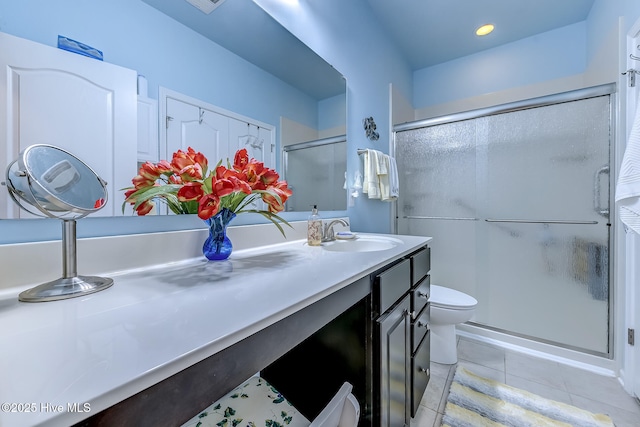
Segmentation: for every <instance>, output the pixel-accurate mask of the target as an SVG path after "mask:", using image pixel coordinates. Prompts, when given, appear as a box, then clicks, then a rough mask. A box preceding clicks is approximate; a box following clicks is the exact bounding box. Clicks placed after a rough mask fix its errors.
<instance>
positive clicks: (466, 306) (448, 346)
mask: <svg viewBox="0 0 640 427" xmlns="http://www.w3.org/2000/svg"><path fill="white" fill-rule="evenodd" d="M429 302H430V303H431V315H430V322H429V323H430V325H429V326H430V327H431V361H432V362H436V363H443V364H445V365H452V364H454V363H457V362H458V351H457V349H456V325H457V324H458V323H463V322H466V321H467V320H470V319H471V318H472V317H473V315H474V314H475V311H476V305H477V304H478V301H477V300H476V299H475V298H474V297H472V296H470V295H467V294H465V293H463V292H460V291H456V290H455V289H449V288H444V287H442V286H438V285H433V284H432V285H431V295H430V296H429Z"/></svg>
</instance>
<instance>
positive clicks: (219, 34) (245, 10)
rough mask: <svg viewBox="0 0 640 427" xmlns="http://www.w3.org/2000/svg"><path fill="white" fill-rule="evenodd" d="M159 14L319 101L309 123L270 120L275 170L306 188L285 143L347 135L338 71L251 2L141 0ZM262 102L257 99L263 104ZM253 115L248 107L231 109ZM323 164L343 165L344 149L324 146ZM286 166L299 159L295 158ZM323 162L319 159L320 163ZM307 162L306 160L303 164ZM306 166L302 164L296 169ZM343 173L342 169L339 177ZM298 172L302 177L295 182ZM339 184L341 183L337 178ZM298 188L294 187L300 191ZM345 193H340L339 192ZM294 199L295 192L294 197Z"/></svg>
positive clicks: (339, 206)
mask: <svg viewBox="0 0 640 427" xmlns="http://www.w3.org/2000/svg"><path fill="white" fill-rule="evenodd" d="M142 1H144V2H145V3H147V4H149V5H150V6H152V7H154V8H156V9H158V10H159V11H160V12H162V13H164V14H166V15H167V16H169V17H171V18H173V19H175V20H176V21H178V22H180V23H182V24H184V25H186V26H187V27H189V28H191V29H192V30H194V31H196V32H198V33H200V34H202V35H203V36H205V37H207V38H208V39H210V40H212V41H214V42H215V43H217V44H219V45H220V46H223V47H224V48H226V49H228V50H229V51H231V52H234V53H235V54H237V55H238V56H240V57H242V58H244V59H246V60H247V61H249V62H251V63H253V64H255V65H256V66H258V67H260V68H261V69H262V70H264V71H266V72H268V73H270V74H272V75H274V76H275V77H277V78H278V79H280V80H282V81H284V82H286V83H287V84H289V85H291V86H293V87H295V88H297V89H299V90H300V91H301V92H304V93H305V94H307V95H308V96H309V97H311V98H313V99H315V100H316V102H317V104H318V107H317V108H318V111H317V116H316V118H315V119H317V123H316V124H315V125H313V126H310V125H309V124H308V123H300V122H299V121H298V120H296V118H295V117H291V116H290V115H289V114H290V113H287V112H284V111H283V112H279V113H278V116H279V121H280V122H279V123H270V124H272V125H276V126H277V127H278V130H277V133H276V140H277V148H278V152H277V153H276V159H277V164H276V169H277V170H278V172H279V173H280V174H281V175H282V176H283V177H285V179H287V182H288V183H289V185H290V186H291V187H293V188H294V194H295V191H305V192H306V191H307V190H306V188H307V187H308V185H307V184H306V182H307V181H308V179H305V178H304V177H303V176H302V175H299V174H297V173H286V171H285V165H284V162H283V161H282V160H281V159H283V158H284V157H283V156H284V150H283V148H284V147H285V146H290V145H292V144H299V143H305V142H310V141H317V140H324V139H326V138H332V137H337V136H340V135H342V136H343V139H344V134H345V133H346V83H345V80H344V78H343V77H342V75H341V74H340V73H339V72H338V71H337V70H335V69H334V68H333V67H332V66H331V65H330V64H328V63H327V62H326V61H324V60H323V59H322V58H321V57H320V56H318V55H317V54H316V53H315V52H313V51H312V50H311V49H309V48H308V47H307V46H306V45H305V44H304V43H302V42H301V41H300V40H298V39H297V38H296V37H295V36H293V35H292V34H291V33H290V32H289V31H287V30H286V29H285V28H283V27H282V26H281V25H280V24H279V23H278V22H277V21H276V20H275V19H273V18H272V17H271V16H270V15H269V14H268V13H266V12H265V11H264V10H262V8H260V6H258V5H257V4H255V3H254V2H253V0H233V1H225V2H224V3H222V4H220V5H219V6H218V7H217V8H215V9H214V10H213V11H212V12H211V13H210V14H204V13H203V12H201V11H200V10H198V9H197V8H195V7H193V6H192V5H190V4H189V3H188V2H187V0H176V1H171V2H168V1H166V0H142ZM229 83H231V84H240V85H243V84H250V82H243V81H242V80H239V81H237V82H229ZM262 101H264V100H260V99H259V100H257V102H262ZM234 112H235V113H239V114H242V115H245V116H248V117H253V116H252V113H251V112H250V111H243V110H242V111H241V110H237V111H234ZM324 154H326V155H327V156H330V157H325V159H324V162H326V163H336V164H338V165H341V164H346V150H328V151H327V152H326V153H324ZM289 162H290V165H293V166H294V168H295V164H296V163H297V162H298V158H297V157H296V156H293V157H291V158H290V160H289ZM324 162H323V163H324ZM307 166H308V164H307ZM305 167H306V166H305V165H304V164H300V165H299V167H298V168H297V169H299V170H301V169H304V168H305ZM343 173H344V171H343V172H342V173H341V175H342V174H343ZM298 176H300V177H302V178H303V179H304V181H302V182H296V181H298ZM339 187H340V188H342V182H340V186H339ZM298 188H299V190H296V189H298ZM343 192H344V191H343ZM294 197H295V196H294ZM334 199H335V200H336V201H337V200H340V201H342V202H343V203H336V202H332V204H331V205H332V208H329V207H328V206H327V207H323V205H320V207H322V208H323V211H327V210H345V209H346V208H347V204H346V197H341V196H340V195H338V196H336V197H334ZM308 210H309V207H308V206H307V205H306V203H296V204H292V205H290V206H287V211H289V212H291V211H305V212H306V211H308Z"/></svg>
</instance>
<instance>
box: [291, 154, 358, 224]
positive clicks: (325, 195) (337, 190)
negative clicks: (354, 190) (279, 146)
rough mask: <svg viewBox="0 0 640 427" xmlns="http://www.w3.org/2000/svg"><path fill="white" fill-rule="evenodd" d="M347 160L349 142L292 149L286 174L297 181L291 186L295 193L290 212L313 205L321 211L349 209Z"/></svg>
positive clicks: (306, 209) (292, 181)
mask: <svg viewBox="0 0 640 427" xmlns="http://www.w3.org/2000/svg"><path fill="white" fill-rule="evenodd" d="M340 159H341V160H340ZM346 159H347V143H346V142H338V143H334V144H325V145H320V146H316V147H309V148H303V149H299V150H293V151H289V152H288V153H287V170H286V174H285V177H286V179H287V182H289V183H291V184H293V186H292V185H289V187H290V188H292V190H293V195H292V196H291V197H290V198H289V199H288V200H287V211H308V210H311V207H312V206H313V205H318V209H319V210H321V211H335V210H345V209H346V208H347V194H346V190H345V189H344V180H345V177H344V174H345V172H346V170H347V160H346Z"/></svg>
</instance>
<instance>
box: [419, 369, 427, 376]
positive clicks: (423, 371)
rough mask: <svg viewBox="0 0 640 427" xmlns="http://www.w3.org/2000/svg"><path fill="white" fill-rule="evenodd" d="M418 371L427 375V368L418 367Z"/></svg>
mask: <svg viewBox="0 0 640 427" xmlns="http://www.w3.org/2000/svg"><path fill="white" fill-rule="evenodd" d="M418 371H419V372H422V373H423V374H426V375H427V376H429V368H427V369H424V368H418Z"/></svg>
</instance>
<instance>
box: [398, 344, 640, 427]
mask: <svg viewBox="0 0 640 427" xmlns="http://www.w3.org/2000/svg"><path fill="white" fill-rule="evenodd" d="M458 364H459V365H462V366H464V367H466V368H467V369H469V370H470V371H472V372H475V373H476V374H478V375H482V376H484V377H485V378H491V379H494V380H496V381H500V382H502V383H505V384H508V385H510V386H513V387H517V388H520V389H523V390H527V391H529V392H531V393H535V394H537V395H539V396H543V397H546V398H548V399H553V400H556V401H559V402H564V403H568V404H570V405H573V406H577V407H579V408H582V409H586V410H588V411H591V412H596V413H604V414H607V415H609V416H610V417H611V419H612V420H613V422H614V424H615V425H616V427H640V403H638V401H637V400H636V399H634V398H632V397H631V396H629V395H628V394H627V393H626V392H625V391H624V390H623V389H622V386H621V385H620V383H619V382H618V380H617V379H615V378H611V377H605V376H601V375H597V374H594V373H591V372H587V371H584V370H581V369H577V368H574V367H570V366H566V365H563V364H560V363H557V362H553V361H549V360H544V359H539V358H535V357H531V356H527V355H525V354H522V353H517V352H514V351H510V350H505V349H502V348H500V347H495V346H492V345H490V344H486V343H481V342H478V341H474V340H471V339H467V338H459V339H458ZM455 367H456V365H441V364H437V363H432V364H431V380H430V381H429V386H428V387H427V391H426V392H425V394H424V397H423V398H422V401H421V402H420V409H419V410H418V413H417V414H416V417H415V419H413V420H412V422H411V427H432V426H433V427H439V426H440V423H441V421H442V414H443V413H444V407H445V405H446V402H447V395H448V391H449V386H450V384H451V381H452V380H453V375H454V373H455Z"/></svg>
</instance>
